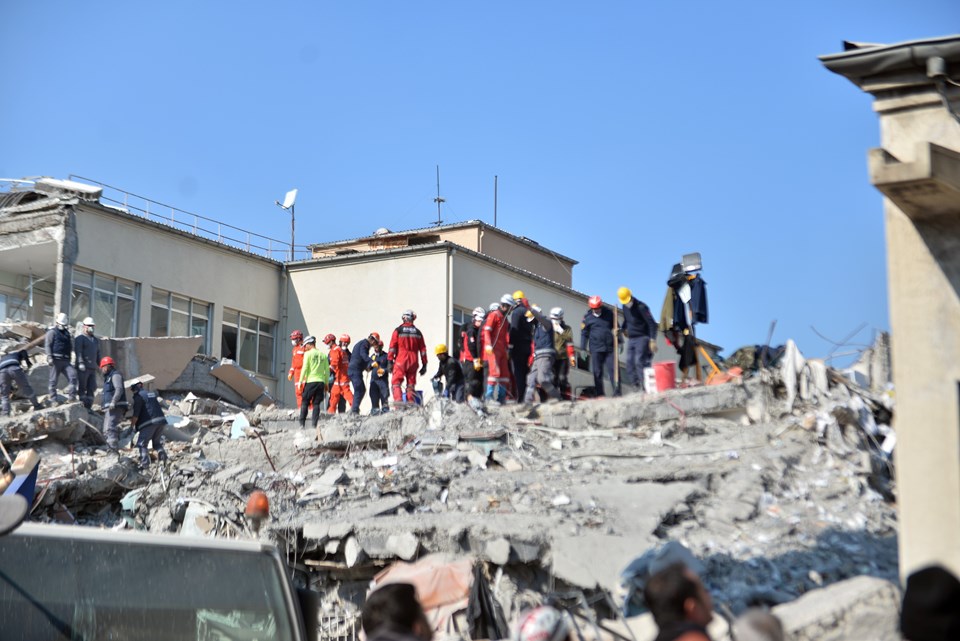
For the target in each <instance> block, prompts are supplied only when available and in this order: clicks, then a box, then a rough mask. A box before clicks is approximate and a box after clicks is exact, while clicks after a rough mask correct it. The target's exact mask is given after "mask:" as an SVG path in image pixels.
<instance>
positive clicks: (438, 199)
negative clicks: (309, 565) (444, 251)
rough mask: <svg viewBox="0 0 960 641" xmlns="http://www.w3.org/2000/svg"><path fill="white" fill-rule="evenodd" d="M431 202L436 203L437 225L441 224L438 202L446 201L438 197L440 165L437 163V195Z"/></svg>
mask: <svg viewBox="0 0 960 641" xmlns="http://www.w3.org/2000/svg"><path fill="white" fill-rule="evenodd" d="M433 202H435V203H437V225H438V226H439V225H442V224H443V221H442V220H440V203H445V202H447V201H446V200H444V199H443V198H441V197H440V165H437V197H436V198H434V199H433Z"/></svg>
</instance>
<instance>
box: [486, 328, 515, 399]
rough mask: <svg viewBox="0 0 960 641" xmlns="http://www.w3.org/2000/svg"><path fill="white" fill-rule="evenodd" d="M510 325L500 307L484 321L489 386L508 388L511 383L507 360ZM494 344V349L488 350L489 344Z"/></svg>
mask: <svg viewBox="0 0 960 641" xmlns="http://www.w3.org/2000/svg"><path fill="white" fill-rule="evenodd" d="M509 335H510V327H509V324H508V323H507V319H506V317H504V315H503V312H501V311H500V310H499V309H495V310H494V311H492V312H490V313H489V314H487V318H486V320H485V321H484V322H483V350H484V358H485V359H486V361H487V365H489V367H490V369H489V370H487V386H490V385H500V386H502V387H504V388H508V387H509V385H510V364H509V363H508V361H507V337H508V336H509ZM488 345H491V346H493V351H492V352H489V351H487V346H488Z"/></svg>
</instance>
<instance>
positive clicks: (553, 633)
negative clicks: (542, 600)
mask: <svg viewBox="0 0 960 641" xmlns="http://www.w3.org/2000/svg"><path fill="white" fill-rule="evenodd" d="M569 632H570V629H569V627H568V625H567V621H566V619H565V618H564V616H563V613H562V612H560V611H559V610H557V609H556V608H554V607H551V606H549V605H541V606H539V607H536V608H533V609H532V610H524V611H523V612H521V613H520V617H519V618H518V619H517V629H516V632H515V633H514V637H513V639H514V641H563V639H566V638H567V637H568V635H569Z"/></svg>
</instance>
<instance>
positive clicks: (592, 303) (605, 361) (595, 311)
mask: <svg viewBox="0 0 960 641" xmlns="http://www.w3.org/2000/svg"><path fill="white" fill-rule="evenodd" d="M587 305H588V306H589V307H590V309H588V310H587V313H586V314H584V316H583V322H582V323H581V324H580V349H589V350H590V362H591V365H592V369H593V386H594V389H595V390H596V395H597V396H598V397H599V396H605V394H604V392H603V372H604V371H606V372H607V374H608V375H609V377H610V386H611V387H612V388H613V395H614V396H619V395H620V390H619V389H617V384H616V383H615V382H614V378H613V368H614V362H615V360H616V358H617V356H616V354H614V353H613V312H611V311H610V310H609V309H608V308H606V307H604V306H603V300H602V299H601V298H600V297H599V296H591V297H590V298H589V299H588V300H587Z"/></svg>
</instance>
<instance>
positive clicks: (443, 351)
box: [433, 343, 447, 356]
mask: <svg viewBox="0 0 960 641" xmlns="http://www.w3.org/2000/svg"><path fill="white" fill-rule="evenodd" d="M433 353H434V355H435V356H440V354H446V353H447V346H446V344H445V343H440V344H439V345H437V346H436V347H434V348H433Z"/></svg>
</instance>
